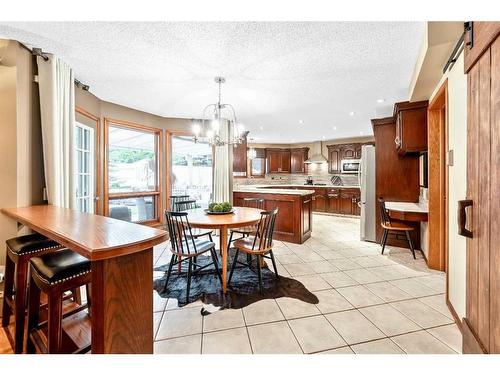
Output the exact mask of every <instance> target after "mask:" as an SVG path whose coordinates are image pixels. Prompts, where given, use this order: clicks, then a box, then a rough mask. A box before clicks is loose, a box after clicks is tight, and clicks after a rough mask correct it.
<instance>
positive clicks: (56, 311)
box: [27, 249, 91, 354]
mask: <svg viewBox="0 0 500 375" xmlns="http://www.w3.org/2000/svg"><path fill="white" fill-rule="evenodd" d="M30 265H31V267H30V271H31V280H30V289H29V303H28V319H27V320H28V329H27V331H28V338H27V340H28V343H27V351H28V353H34V352H36V351H38V352H41V353H49V354H54V353H62V352H63V346H62V337H63V332H62V323H63V319H64V318H66V317H68V316H71V315H73V314H75V313H77V312H80V311H82V310H83V309H85V308H87V307H88V306H90V304H88V306H85V305H81V306H79V307H78V308H76V309H74V310H72V311H70V312H67V313H63V305H62V304H63V293H64V292H66V291H68V290H72V289H75V288H80V287H82V286H88V285H89V284H90V282H91V272H90V261H89V260H88V259H87V258H84V257H83V256H81V255H80V254H78V253H75V252H74V251H71V250H69V249H63V250H60V251H58V252H55V253H48V254H44V255H41V256H37V257H33V258H32V259H31V260H30ZM40 292H44V293H45V294H47V297H48V311H47V321H46V322H42V323H40V322H39V315H40ZM88 297H89V296H87V299H88ZM45 325H47V330H46V332H47V333H46V338H44V337H43V328H44V326H45ZM88 350H90V345H88V346H86V347H84V348H79V349H78V351H76V352H74V353H83V352H86V351H88Z"/></svg>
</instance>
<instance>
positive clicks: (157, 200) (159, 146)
mask: <svg viewBox="0 0 500 375" xmlns="http://www.w3.org/2000/svg"><path fill="white" fill-rule="evenodd" d="M111 126H112V127H117V128H122V129H126V130H134V131H139V132H143V133H150V134H153V135H154V136H155V156H156V165H155V169H156V175H155V190H151V191H137V192H120V193H110V192H109V128H110V127H111ZM104 147H105V150H104V216H109V202H110V200H113V199H127V198H138V197H152V198H153V202H154V206H155V209H154V215H155V216H154V218H153V219H149V220H142V221H134V222H133V223H136V224H146V225H158V224H160V223H162V222H163V215H162V212H163V206H164V205H163V200H164V199H163V194H162V193H163V189H162V187H163V173H162V171H163V130H162V129H160V128H155V127H152V126H147V125H143V124H137V123H134V122H130V121H124V120H117V119H112V118H107V117H106V118H104Z"/></svg>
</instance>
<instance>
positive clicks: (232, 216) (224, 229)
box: [188, 207, 262, 293]
mask: <svg viewBox="0 0 500 375" xmlns="http://www.w3.org/2000/svg"><path fill="white" fill-rule="evenodd" d="M261 212H262V210H260V209H257V208H251V207H233V209H232V212H231V213H226V214H220V213H217V214H211V213H208V212H207V211H206V210H205V209H203V208H196V209H193V210H188V220H189V223H190V225H191V227H193V228H201V229H217V230H219V233H220V237H219V246H220V250H221V254H222V255H221V258H222V262H221V267H222V291H223V292H224V293H226V292H227V260H228V259H227V258H228V249H227V242H228V236H227V234H228V230H229V229H231V228H241V227H245V226H248V225H255V224H257V223H258V222H259V221H260V218H261V215H260V214H261Z"/></svg>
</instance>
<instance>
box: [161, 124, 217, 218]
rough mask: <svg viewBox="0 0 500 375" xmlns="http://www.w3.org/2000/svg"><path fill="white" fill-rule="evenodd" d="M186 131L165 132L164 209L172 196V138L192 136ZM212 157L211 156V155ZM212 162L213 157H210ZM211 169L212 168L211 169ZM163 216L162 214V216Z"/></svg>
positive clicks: (168, 204)
mask: <svg viewBox="0 0 500 375" xmlns="http://www.w3.org/2000/svg"><path fill="white" fill-rule="evenodd" d="M192 135H193V133H192V132H191V131H188V130H165V160H166V162H165V166H166V181H165V182H166V185H167V186H166V188H165V192H166V193H165V209H166V210H169V209H170V199H169V197H170V196H171V195H172V137H182V136H192ZM212 156H213V155H212ZM212 161H213V157H212ZM212 169H213V168H212ZM162 216H163V214H162Z"/></svg>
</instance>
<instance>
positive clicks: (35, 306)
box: [26, 278, 40, 353]
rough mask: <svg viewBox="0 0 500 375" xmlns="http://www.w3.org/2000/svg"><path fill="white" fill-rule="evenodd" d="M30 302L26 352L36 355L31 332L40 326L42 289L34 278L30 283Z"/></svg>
mask: <svg viewBox="0 0 500 375" xmlns="http://www.w3.org/2000/svg"><path fill="white" fill-rule="evenodd" d="M28 294H29V302H28V323H27V325H28V329H27V337H26V352H27V353H34V352H35V348H34V346H33V345H32V343H31V340H30V332H31V330H32V329H33V328H36V327H37V326H38V316H39V314H40V289H39V288H38V286H37V285H36V284H35V281H34V280H33V278H31V281H30V289H29V293H28Z"/></svg>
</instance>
